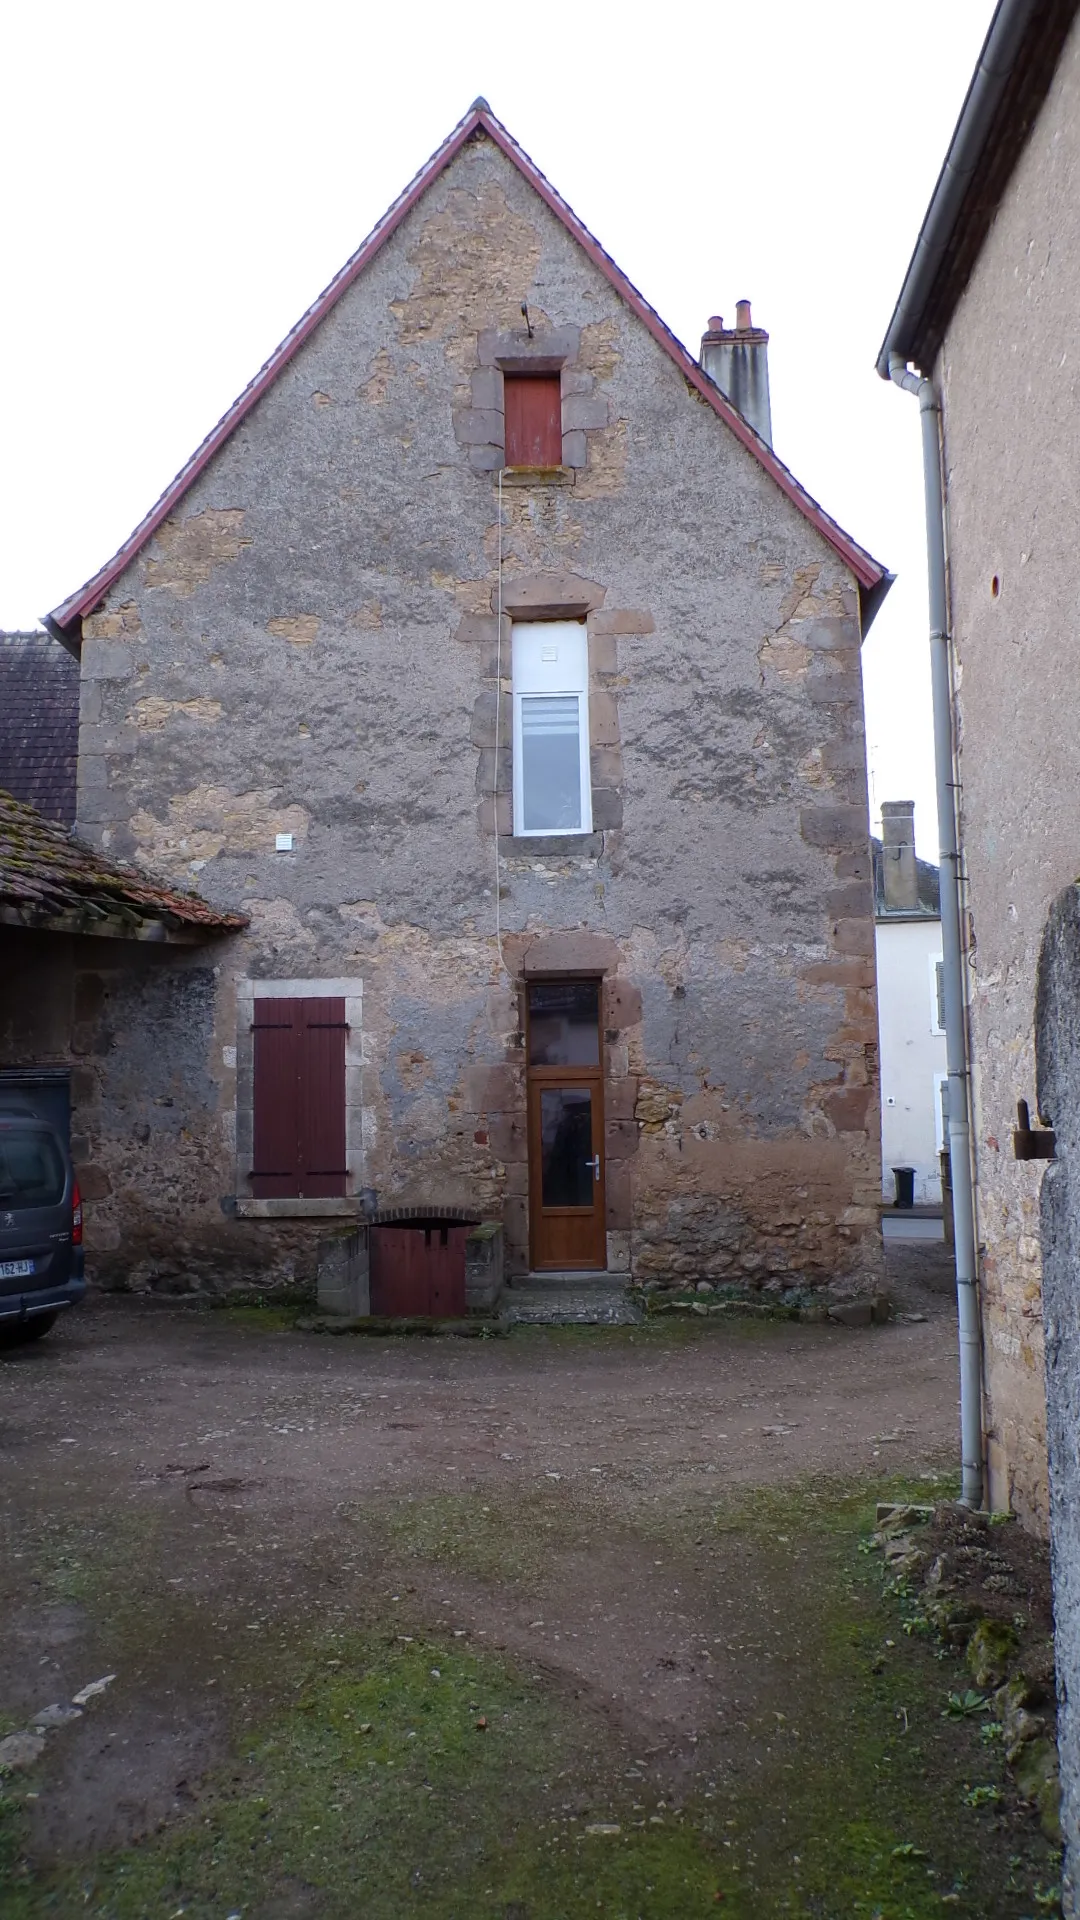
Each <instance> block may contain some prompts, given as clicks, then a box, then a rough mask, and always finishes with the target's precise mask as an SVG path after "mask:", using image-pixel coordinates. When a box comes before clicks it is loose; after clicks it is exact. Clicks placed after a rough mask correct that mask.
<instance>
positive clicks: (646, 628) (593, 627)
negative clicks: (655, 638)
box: [589, 607, 656, 633]
mask: <svg viewBox="0 0 1080 1920" xmlns="http://www.w3.org/2000/svg"><path fill="white" fill-rule="evenodd" d="M589 630H590V632H592V633H655V632H656V622H655V620H654V619H653V617H652V614H651V613H649V612H648V610H647V609H646V608H644V607H602V608H601V609H600V611H599V612H597V613H594V614H593V616H592V619H591V620H590V621H589Z"/></svg>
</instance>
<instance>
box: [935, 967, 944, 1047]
mask: <svg viewBox="0 0 1080 1920" xmlns="http://www.w3.org/2000/svg"><path fill="white" fill-rule="evenodd" d="M934 992H935V994H936V997H937V1023H938V1032H939V1033H944V1031H945V962H944V960H939V961H938V962H937V964H936V966H935V967H934Z"/></svg>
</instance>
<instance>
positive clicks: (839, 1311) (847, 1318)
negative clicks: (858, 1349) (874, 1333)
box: [829, 1300, 874, 1327]
mask: <svg viewBox="0 0 1080 1920" xmlns="http://www.w3.org/2000/svg"><path fill="white" fill-rule="evenodd" d="M829 1319H830V1320H832V1321H834V1322H835V1323H836V1325H837V1326H838V1327H869V1326H871V1325H872V1323H873V1319H874V1304H873V1301H872V1300H842V1301H841V1302H840V1303H839V1305H837V1306H835V1307H830V1308H829Z"/></svg>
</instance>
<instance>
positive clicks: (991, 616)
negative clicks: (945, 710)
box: [938, 25, 1080, 1531]
mask: <svg viewBox="0 0 1080 1920" xmlns="http://www.w3.org/2000/svg"><path fill="white" fill-rule="evenodd" d="M1078 183H1080V25H1078V26H1077V27H1075V28H1074V29H1073V32H1072V34H1071V35H1070V38H1069V40H1068V42H1067V44H1066V48H1065V51H1064V54H1063V56H1062V59H1061V62H1060V65H1059V67H1058V71H1057V75H1056V77H1055V81H1054V85H1053V87H1052V89H1051V92H1050V94H1049V96H1048V98H1047V101H1046V103H1045V105H1044V107H1043V110H1042V112H1041V114H1040V116H1039V119H1038V121H1037V123H1036V126H1035V129H1034V131H1033V133H1032V136H1031V139H1030V142H1029V144H1028V147H1027V149H1026V151H1025V153H1024V155H1023V156H1022V158H1021V160H1020V162H1019V165H1018V167H1017V170H1016V172H1015V174H1014V176H1013V179H1012V181H1011V182H1010V185H1009V188H1008V191H1007V193H1006V195H1005V198H1004V200H1003V202H1002V205H1001V207H1000V209H999V211H998V214H997V217H996V219H995V221H994V224H993V226H992V227H991V230H990V233H989V235H988V238H987V241H986V244H985V246H984V248H983V252H982V255H981V257H980V259H979V262H978V265H977V267H976V269H975V272H974V274H973V276H972V279H971V282H970V284H969V286H968V288H967V290H966V292H965V294H964V298H963V300H962V301H961V303H960V305H959V307H958V309H957V312H956V315H955V316H954V320H953V323H952V325H951V326H950V329H949V333H948V336H947V339H946V342H945V346H944V349H943V352H942V356H941V362H940V366H939V369H938V372H939V378H940V384H941V390H942V393H943V398H944V422H945V446H946V471H947V479H948V511H949V566H950V589H951V594H952V606H953V624H954V631H955V636H956V655H957V682H958V694H957V703H958V712H959V719H960V773H961V782H962V809H963V813H962V824H963V839H964V852H965V864H966V870H967V875H968V882H969V903H970V908H971V919H970V929H969V931H970V936H971V947H970V951H969V974H968V978H969V983H970V992H971V1040H972V1056H973V1070H974V1084H973V1093H974V1123H973V1134H974V1140H975V1163H976V1177H977V1190H976V1199H977V1208H978V1214H977V1225H978V1234H979V1240H980V1243H981V1259H980V1282H981V1289H982V1308H983V1344H984V1366H985V1373H986V1385H987V1404H986V1418H987V1430H988V1449H989V1464H990V1493H991V1497H992V1500H993V1503H994V1504H995V1505H996V1506H999V1507H1007V1506H1010V1505H1012V1506H1014V1507H1015V1508H1016V1510H1017V1511H1018V1512H1019V1514H1020V1515H1021V1517H1022V1518H1023V1519H1024V1520H1025V1522H1026V1523H1027V1524H1028V1525H1031V1526H1033V1527H1036V1528H1037V1529H1039V1530H1040V1531H1042V1530H1045V1527H1046V1524H1047V1491H1046V1419H1045V1403H1044V1390H1043V1333H1042V1298H1041V1262H1040V1255H1039V1226H1038V1220H1039V1189H1040V1186H1041V1182H1042V1177H1043V1170H1044V1169H1043V1164H1042V1163H1040V1162H1038V1161H1027V1162H1022V1163H1018V1162H1016V1161H1015V1160H1014V1159H1013V1156H1012V1151H1011V1132H1012V1128H1013V1127H1014V1126H1015V1124H1016V1103H1017V1101H1018V1100H1019V1099H1025V1100H1028V1101H1029V1102H1030V1103H1031V1111H1032V1113H1033V1114H1034V1112H1035V1105H1034V1090H1035V1061H1034V1014H1035V969H1036V962H1037V959H1038V953H1039V945H1040V941H1041V938H1042V932H1043V927H1044V925H1045V922H1046V916H1047V914H1048V912H1049V908H1050V903H1051V901H1052V900H1053V899H1054V897H1055V895H1056V894H1057V893H1058V891H1059V889H1060V888H1061V887H1063V886H1065V885H1067V884H1068V883H1070V882H1071V881H1073V880H1074V879H1075V878H1076V874H1077V867H1078V852H1077V850H1078V847H1080V736H1078V732H1077V727H1076V718H1075V716H1076V661H1075V649H1074V646H1073V634H1074V632H1075V628H1076V608H1077V604H1078V601H1080V553H1078V550H1077V543H1076V523H1077V514H1078V510H1080V489H1078V483H1077V468H1076V458H1075V448H1076V439H1077V432H1078V424H1080V386H1078V380H1080V320H1078V306H1077V287H1078V285H1080V195H1078V191H1077V188H1078ZM995 578H996V579H997V583H998V592H997V595H996V596H995V595H994V593H993V590H992V583H993V581H994V579H995Z"/></svg>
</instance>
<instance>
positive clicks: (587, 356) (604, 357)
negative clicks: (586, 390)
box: [578, 319, 622, 380]
mask: <svg viewBox="0 0 1080 1920" xmlns="http://www.w3.org/2000/svg"><path fill="white" fill-rule="evenodd" d="M618 340H619V323H618V321H617V320H614V319H609V320H594V321H593V322H592V324H591V325H590V326H587V327H582V329H581V346H580V348H579V349H578V365H579V366H580V367H583V368H584V370H585V371H586V372H587V373H591V374H592V375H593V376H594V378H595V379H597V380H610V379H611V376H612V374H613V373H614V372H615V370H616V368H617V367H618V364H619V361H620V359H621V358H622V355H621V354H620V352H619V348H618Z"/></svg>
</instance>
